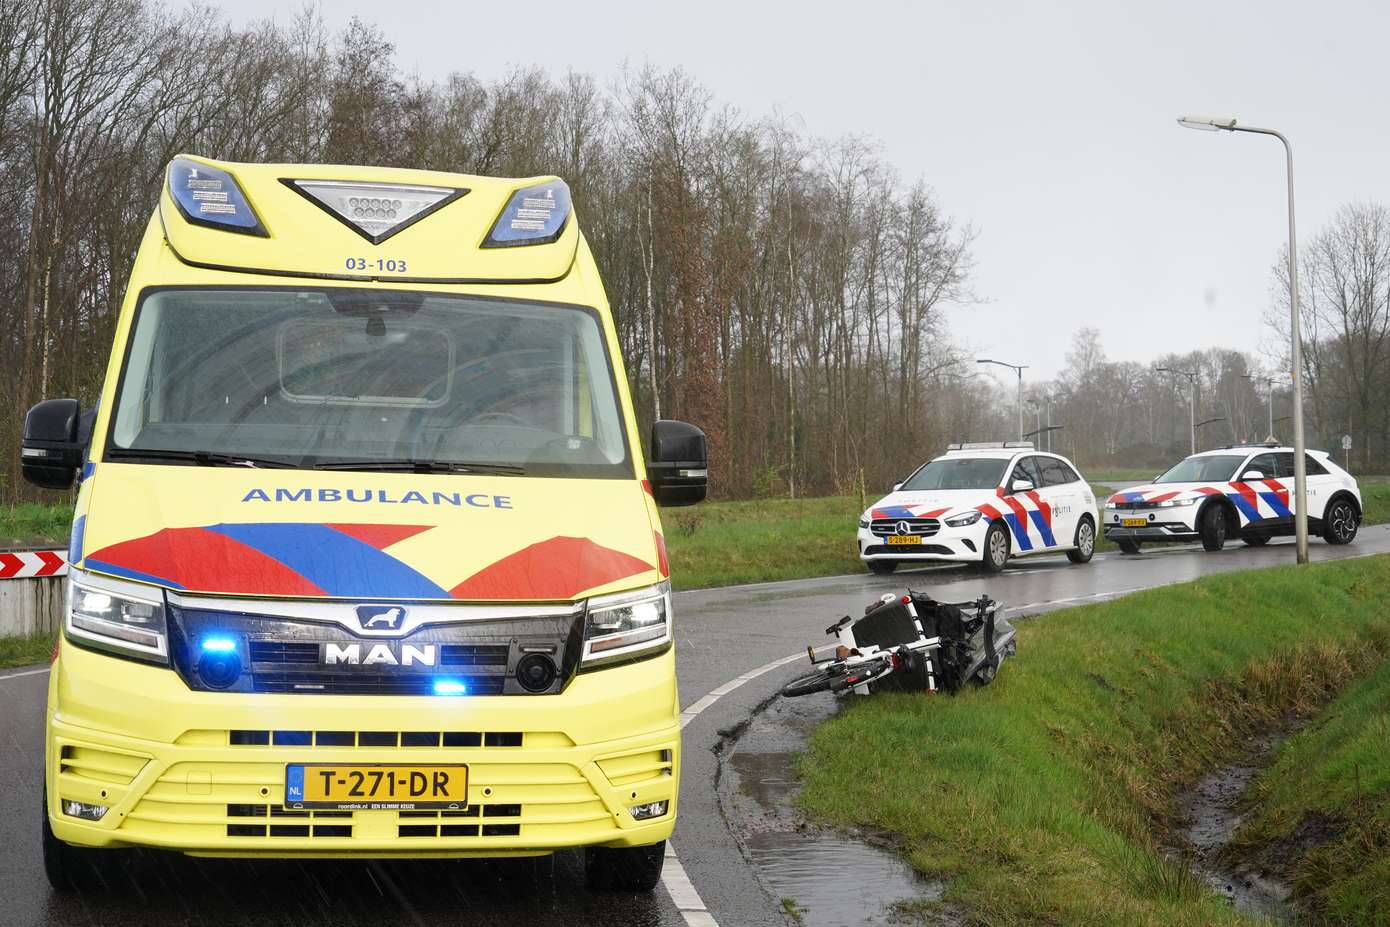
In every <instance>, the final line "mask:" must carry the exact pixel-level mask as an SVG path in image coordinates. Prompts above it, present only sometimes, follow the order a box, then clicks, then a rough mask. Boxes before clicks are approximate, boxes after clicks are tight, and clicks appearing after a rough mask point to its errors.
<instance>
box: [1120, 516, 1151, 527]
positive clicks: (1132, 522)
mask: <svg viewBox="0 0 1390 927" xmlns="http://www.w3.org/2000/svg"><path fill="white" fill-rule="evenodd" d="M1120 524H1122V525H1124V526H1125V527H1126V528H1147V527H1148V526H1149V520H1148V519H1147V518H1125V519H1121V521H1120Z"/></svg>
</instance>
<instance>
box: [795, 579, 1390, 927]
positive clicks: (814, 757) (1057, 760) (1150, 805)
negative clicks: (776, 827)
mask: <svg viewBox="0 0 1390 927" xmlns="http://www.w3.org/2000/svg"><path fill="white" fill-rule="evenodd" d="M1387 652H1390V557H1386V556H1381V557H1374V558H1367V559H1364V560H1356V561H1348V562H1342V563H1327V564H1317V565H1314V566H1309V567H1301V568H1283V569H1270V570H1253V571H1248V572H1241V573H1233V574H1226V575H1221V576H1213V577H1209V578H1205V579H1202V580H1198V581H1196V582H1193V583H1187V584H1184V585H1180V586H1169V587H1164V588H1160V589H1154V590H1149V591H1146V592H1140V593H1136V594H1133V595H1131V596H1127V597H1125V598H1123V599H1119V600H1116V601H1114V602H1109V603H1104V604H1098V605H1092V606H1086V607H1080V608H1074V609H1070V610H1066V611H1062V612H1058V613H1055V614H1053V615H1049V616H1048V617H1047V619H1046V620H1045V621H1040V622H1037V623H1032V624H1027V625H1024V626H1022V627H1021V628H1020V631H1019V656H1018V658H1017V659H1016V660H1014V661H1012V662H1011V663H1010V664H1008V665H1006V666H1005V667H1004V669H1003V670H1002V671H1001V672H1000V674H999V677H998V679H997V681H996V682H995V683H994V685H992V686H990V687H989V688H987V689H979V690H977V689H972V690H969V691H967V692H964V693H962V694H961V695H959V696H956V697H954V698H946V697H939V696H938V697H928V696H923V695H886V694H885V695H880V696H875V697H873V698H868V699H852V700H850V703H849V704H848V705H847V706H846V709H845V710H844V711H843V712H841V714H840V715H838V716H837V717H836V718H835V719H834V720H832V721H830V722H828V723H826V724H824V725H823V726H821V727H820V728H818V729H817V730H816V731H815V732H814V734H813V736H812V739H811V743H810V746H809V749H808V752H807V754H806V755H805V756H804V757H803V758H802V760H801V762H800V764H799V769H800V771H801V773H802V776H803V778H804V788H803V791H802V793H801V801H802V803H803V804H804V806H805V808H806V809H807V810H808V811H809V812H810V813H811V814H812V815H813V816H816V817H818V818H821V819H824V820H826V821H829V822H831V823H835V824H839V825H857V826H864V827H871V828H875V829H878V830H881V831H883V832H886V833H887V834H889V835H891V836H892V837H894V838H896V840H897V841H898V842H899V844H900V846H901V847H902V849H903V851H904V852H905V853H906V855H907V857H908V859H909V860H910V861H911V862H912V864H913V865H914V866H915V867H917V868H918V869H919V870H921V871H922V872H924V873H927V874H929V875H930V876H932V877H935V878H942V879H944V880H945V881H946V883H947V889H946V892H947V895H946V897H947V899H948V901H950V902H952V903H955V904H958V905H959V906H960V907H961V908H962V909H963V910H964V911H965V912H966V915H967V917H968V919H969V922H971V923H988V924H997V925H1012V924H1132V925H1149V924H1187V925H1193V927H1197V925H1209V924H1242V923H1247V921H1246V919H1245V918H1243V917H1242V916H1241V915H1240V914H1238V913H1236V912H1234V911H1232V910H1231V909H1230V908H1229V907H1228V906H1227V905H1226V904H1225V903H1224V902H1223V901H1222V900H1220V899H1218V898H1216V897H1215V896H1213V895H1212V894H1210V893H1209V892H1208V891H1207V890H1206V889H1205V887H1204V885H1203V884H1202V883H1201V881H1200V880H1198V879H1196V878H1195V877H1194V876H1193V875H1192V874H1191V872H1190V871H1189V870H1188V869H1187V868H1186V867H1185V866H1183V865H1181V864H1179V863H1174V862H1170V861H1168V860H1167V859H1166V858H1165V856H1164V855H1163V854H1162V852H1160V850H1159V848H1158V847H1159V842H1160V839H1161V835H1162V834H1163V833H1164V832H1165V830H1166V828H1167V827H1168V826H1170V825H1171V824H1172V815H1173V809H1172V798H1173V796H1174V795H1175V794H1176V793H1177V791H1178V790H1179V789H1181V788H1182V787H1184V786H1186V785H1189V784H1190V783H1192V782H1194V781H1195V780H1196V779H1197V778H1198V777H1199V776H1200V775H1201V774H1203V773H1204V772H1205V771H1207V770H1209V769H1212V768H1215V767H1216V766H1218V765H1220V764H1222V763H1225V762H1230V761H1232V760H1233V759H1235V758H1236V754H1237V753H1238V751H1239V750H1240V743H1241V740H1242V738H1241V735H1242V733H1243V732H1249V731H1254V730H1258V729H1260V728H1261V727H1262V726H1265V725H1268V724H1270V723H1272V722H1273V720H1274V719H1276V718H1279V717H1283V716H1286V715H1288V714H1290V713H1298V712H1307V711H1310V710H1313V708H1315V707H1316V706H1319V705H1321V704H1325V702H1326V700H1327V698H1329V692H1330V690H1331V689H1333V688H1335V687H1337V686H1340V685H1343V684H1345V683H1346V682H1347V681H1348V680H1351V679H1354V678H1355V677H1356V676H1357V675H1358V674H1361V673H1365V672H1368V671H1370V669H1371V668H1372V667H1373V666H1374V663H1375V661H1377V660H1380V659H1383V657H1384V654H1385V653H1387Z"/></svg>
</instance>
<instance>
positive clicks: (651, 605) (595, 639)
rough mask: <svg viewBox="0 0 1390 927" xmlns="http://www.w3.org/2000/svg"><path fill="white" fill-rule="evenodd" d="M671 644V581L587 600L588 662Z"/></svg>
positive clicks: (624, 657)
mask: <svg viewBox="0 0 1390 927" xmlns="http://www.w3.org/2000/svg"><path fill="white" fill-rule="evenodd" d="M670 646H671V585H670V583H659V584H657V585H655V586H648V587H647V588H645V589H638V590H634V591H632V592H624V593H619V594H617V595H611V596H600V597H598V598H593V599H590V600H589V601H588V604H587V607H586V609H585V614H584V658H583V662H584V663H585V664H595V663H603V662H608V661H610V660H612V661H617V660H627V659H632V658H641V657H647V656H656V655H657V654H658V653H662V652H664V651H666V650H667V648H669V647H670Z"/></svg>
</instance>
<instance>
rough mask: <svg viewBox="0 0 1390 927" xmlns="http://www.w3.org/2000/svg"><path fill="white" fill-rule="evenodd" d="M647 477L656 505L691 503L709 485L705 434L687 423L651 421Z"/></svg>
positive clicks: (700, 498)
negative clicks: (650, 445)
mask: <svg viewBox="0 0 1390 927" xmlns="http://www.w3.org/2000/svg"><path fill="white" fill-rule="evenodd" d="M647 478H648V480H650V482H651V486H652V498H654V499H656V504H657V505H665V506H676V505H694V504H695V503H697V502H700V501H701V500H703V499H704V498H705V492H706V490H707V489H708V486H709V452H708V450H707V449H706V447H705V433H704V432H703V431H701V430H700V429H698V428H696V427H695V426H694V425H691V424H689V423H688V422H677V421H672V420H669V419H661V420H660V421H656V422H653V423H652V453H651V457H650V458H649V459H648V460H647Z"/></svg>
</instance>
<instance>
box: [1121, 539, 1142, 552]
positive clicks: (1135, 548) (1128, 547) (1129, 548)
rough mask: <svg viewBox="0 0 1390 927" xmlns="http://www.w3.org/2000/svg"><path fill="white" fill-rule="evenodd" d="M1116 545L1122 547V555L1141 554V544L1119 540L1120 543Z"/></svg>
mask: <svg viewBox="0 0 1390 927" xmlns="http://www.w3.org/2000/svg"><path fill="white" fill-rule="evenodd" d="M1115 543H1116V544H1119V545H1120V553H1122V554H1137V553H1139V542H1138V541H1130V540H1127V539H1126V540H1119V541H1116V542H1115Z"/></svg>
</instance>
